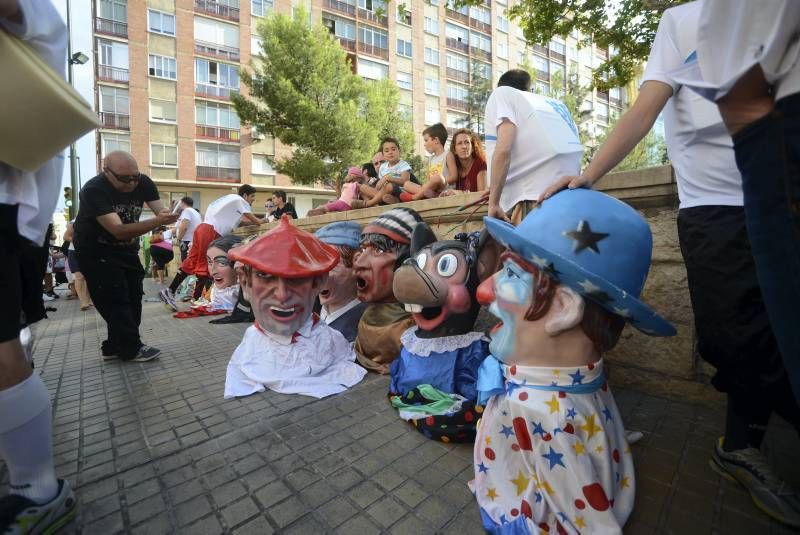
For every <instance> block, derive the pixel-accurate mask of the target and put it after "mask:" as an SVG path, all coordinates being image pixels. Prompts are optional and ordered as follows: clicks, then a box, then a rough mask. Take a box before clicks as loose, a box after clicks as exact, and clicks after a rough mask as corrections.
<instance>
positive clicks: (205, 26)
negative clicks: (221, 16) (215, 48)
mask: <svg viewBox="0 0 800 535" xmlns="http://www.w3.org/2000/svg"><path fill="white" fill-rule="evenodd" d="M194 38H195V40H196V41H200V42H203V43H211V44H215V45H221V46H225V47H230V48H235V49H237V50H238V48H239V27H238V26H236V25H235V24H226V23H224V22H220V21H217V20H211V19H207V18H205V17H195V18H194Z"/></svg>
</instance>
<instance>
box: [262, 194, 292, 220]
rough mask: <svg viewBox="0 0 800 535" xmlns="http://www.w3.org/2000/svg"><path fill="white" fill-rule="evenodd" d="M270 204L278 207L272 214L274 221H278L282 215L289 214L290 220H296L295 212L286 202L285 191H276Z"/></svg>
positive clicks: (290, 204)
mask: <svg viewBox="0 0 800 535" xmlns="http://www.w3.org/2000/svg"><path fill="white" fill-rule="evenodd" d="M272 202H273V203H274V204H275V206H277V207H278V208H276V209H275V210H274V211H273V212H272V217H274V218H275V219H276V220H277V219H280V218H281V216H282V215H283V214H289V217H291V218H292V219H297V212H296V211H295V210H294V206H293V205H292V203H290V202H286V192H285V191H276V192H275V193H273V194H272ZM268 215H269V214H268Z"/></svg>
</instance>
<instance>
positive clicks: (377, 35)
mask: <svg viewBox="0 0 800 535" xmlns="http://www.w3.org/2000/svg"><path fill="white" fill-rule="evenodd" d="M358 40H359V41H360V42H362V43H365V44H367V45H372V46H374V47H376V48H389V34H388V33H386V32H383V31H381V30H375V29H372V28H370V27H368V26H359V28H358Z"/></svg>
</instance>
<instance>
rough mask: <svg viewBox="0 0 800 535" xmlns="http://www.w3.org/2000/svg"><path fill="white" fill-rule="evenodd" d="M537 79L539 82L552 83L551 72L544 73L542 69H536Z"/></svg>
mask: <svg viewBox="0 0 800 535" xmlns="http://www.w3.org/2000/svg"><path fill="white" fill-rule="evenodd" d="M536 79H537V80H541V81H543V82H549V81H550V72H549V71H543V70H541V69H536Z"/></svg>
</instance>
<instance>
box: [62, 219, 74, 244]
mask: <svg viewBox="0 0 800 535" xmlns="http://www.w3.org/2000/svg"><path fill="white" fill-rule="evenodd" d="M74 235H75V226H74V225H73V224H72V223H67V230H66V231H65V232H64V241H72V237H73V236H74Z"/></svg>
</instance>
